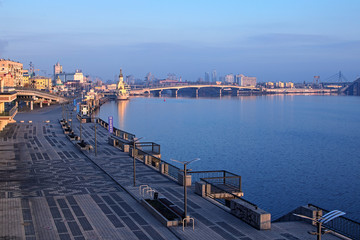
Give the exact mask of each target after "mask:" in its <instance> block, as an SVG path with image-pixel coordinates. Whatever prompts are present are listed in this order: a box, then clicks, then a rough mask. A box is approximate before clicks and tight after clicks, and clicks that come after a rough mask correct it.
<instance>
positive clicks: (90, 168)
mask: <svg viewBox="0 0 360 240" xmlns="http://www.w3.org/2000/svg"><path fill="white" fill-rule="evenodd" d="M49 109H50V110H49V112H48V113H47V112H46V111H45V110H44V109H40V110H37V111H34V112H33V113H31V112H30V113H27V114H18V116H17V120H18V121H19V120H25V121H27V120H32V121H33V123H14V124H9V125H8V126H7V127H6V128H5V129H4V131H2V132H0V153H1V157H0V179H1V181H0V240H5V239H26V240H31V239H44V240H51V239H61V240H63V239H72V240H80V239H160V240H161V239H204V240H205V239H206V240H209V239H242V240H251V239H274V240H275V239H276V240H280V239H283V240H293V239H315V238H314V236H311V235H309V234H307V231H308V230H313V229H314V228H313V227H312V226H310V225H308V224H303V223H278V224H272V230H269V231H258V230H256V229H254V228H252V227H250V226H249V225H247V224H246V223H244V222H242V221H241V220H239V219H238V218H236V217H234V216H232V215H231V214H229V213H228V212H227V211H224V210H223V209H222V208H219V207H218V206H216V205H215V204H213V203H211V202H209V201H208V200H206V199H204V198H201V197H200V196H198V195H196V194H194V189H193V188H189V191H188V212H189V215H190V216H191V217H194V219H195V230H194V231H193V230H192V228H191V227H186V228H185V231H183V230H182V227H172V228H166V227H165V226H163V225H161V224H160V222H159V221H157V220H156V219H155V218H154V217H153V216H152V215H151V214H150V213H149V212H147V210H146V209H145V208H143V207H142V206H141V204H140V203H139V200H140V197H141V196H140V194H139V189H138V186H139V185H141V184H147V185H150V186H151V187H152V188H154V189H156V190H157V191H159V193H160V194H161V195H163V196H165V197H166V198H168V199H169V200H170V201H172V202H173V203H174V204H176V205H177V206H178V207H179V208H180V209H182V207H183V188H182V187H181V186H179V185H178V184H177V183H176V182H174V181H173V180H171V179H169V178H167V177H166V176H163V175H161V174H159V173H158V172H157V171H155V170H154V169H152V168H151V167H149V166H146V165H144V164H143V163H142V162H140V161H137V162H136V169H137V187H133V185H132V184H133V180H132V176H133V160H132V158H131V157H129V155H128V154H127V153H123V152H121V151H120V150H119V149H118V148H115V147H112V146H110V145H108V143H107V136H108V133H107V130H106V129H104V128H102V127H101V126H100V125H98V127H97V137H98V139H97V144H98V149H99V151H98V155H97V156H95V154H94V151H93V150H92V151H85V152H81V151H80V150H79V149H78V148H76V147H75V146H74V143H72V142H71V141H70V140H68V139H67V138H66V137H65V135H64V134H63V131H62V129H61V127H60V124H59V122H58V121H57V119H59V118H61V108H60V107H59V106H58V107H51V108H49ZM44 120H50V123H45V122H44ZM73 129H75V133H76V134H78V135H79V133H80V124H79V122H78V121H74V122H73ZM82 135H83V138H84V139H85V141H86V142H88V143H90V144H92V145H94V144H95V141H94V140H95V139H93V136H94V124H93V123H92V124H90V123H89V124H82ZM245 194H246V193H245ZM323 239H336V238H334V237H333V236H331V235H328V236H324V237H323Z"/></svg>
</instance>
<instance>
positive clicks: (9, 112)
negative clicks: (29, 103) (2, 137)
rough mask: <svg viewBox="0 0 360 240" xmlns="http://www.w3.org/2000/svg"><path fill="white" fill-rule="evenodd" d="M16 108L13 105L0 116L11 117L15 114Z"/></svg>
mask: <svg viewBox="0 0 360 240" xmlns="http://www.w3.org/2000/svg"><path fill="white" fill-rule="evenodd" d="M17 110H18V108H17V106H16V105H14V106H13V107H12V108H11V109H10V110H7V109H6V110H5V111H4V112H1V113H0V116H9V117H11V116H13V115H14V114H15V113H16V112H17Z"/></svg>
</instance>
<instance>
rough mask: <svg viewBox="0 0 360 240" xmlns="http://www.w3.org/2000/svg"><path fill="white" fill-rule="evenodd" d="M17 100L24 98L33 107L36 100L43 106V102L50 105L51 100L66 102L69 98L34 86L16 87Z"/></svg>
mask: <svg viewBox="0 0 360 240" xmlns="http://www.w3.org/2000/svg"><path fill="white" fill-rule="evenodd" d="M16 96H17V100H22V101H24V102H26V104H27V105H28V104H29V103H30V109H31V110H32V109H33V104H34V102H36V103H39V104H40V107H42V105H43V103H47V104H48V105H50V103H51V102H59V103H64V102H67V101H68V99H67V98H65V97H62V96H59V95H56V94H53V93H48V92H44V91H39V90H35V89H32V88H16Z"/></svg>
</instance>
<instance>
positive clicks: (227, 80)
mask: <svg viewBox="0 0 360 240" xmlns="http://www.w3.org/2000/svg"><path fill="white" fill-rule="evenodd" d="M225 83H231V84H232V83H234V74H227V75H225Z"/></svg>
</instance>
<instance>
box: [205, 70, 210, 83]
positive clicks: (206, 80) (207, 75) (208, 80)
mask: <svg viewBox="0 0 360 240" xmlns="http://www.w3.org/2000/svg"><path fill="white" fill-rule="evenodd" d="M205 82H210V74H209V73H208V72H205Z"/></svg>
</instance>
